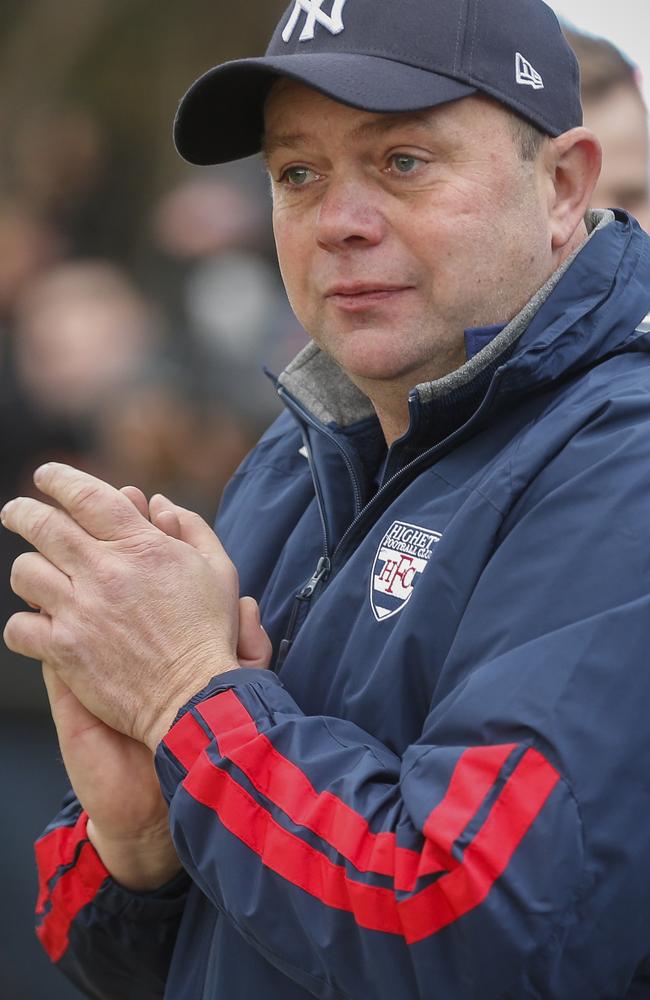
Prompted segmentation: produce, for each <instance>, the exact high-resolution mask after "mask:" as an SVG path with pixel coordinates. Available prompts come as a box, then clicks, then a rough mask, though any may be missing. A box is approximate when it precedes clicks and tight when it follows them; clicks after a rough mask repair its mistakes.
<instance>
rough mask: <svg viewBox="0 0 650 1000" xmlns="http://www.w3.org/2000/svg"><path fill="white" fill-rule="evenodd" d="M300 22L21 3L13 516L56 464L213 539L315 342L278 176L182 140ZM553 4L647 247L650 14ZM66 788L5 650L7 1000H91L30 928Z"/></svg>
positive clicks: (237, 8) (2, 591) (16, 69)
mask: <svg viewBox="0 0 650 1000" xmlns="http://www.w3.org/2000/svg"><path fill="white" fill-rule="evenodd" d="M284 6H285V4H284V3H283V2H277V0H264V2H263V3H262V2H261V0H250V2H249V3H248V4H246V5H242V4H236V5H226V4H225V3H223V2H218V0H217V2H215V0H210V2H208V0H185V3H183V4H182V5H181V4H178V3H177V2H175V0H155V2H153V0H65V4H56V3H53V2H52V0H3V3H2V19H1V21H0V94H1V95H2V97H1V98H0V133H1V134H2V137H3V142H2V145H1V147H0V388H1V392H0V412H1V414H2V426H3V429H4V430H3V433H2V435H1V436H0V455H1V461H0V502H1V503H4V502H5V501H6V500H7V499H9V498H10V497H12V496H16V495H20V494H22V495H29V494H33V492H34V490H33V486H32V483H31V474H32V472H33V470H34V468H35V467H36V466H37V465H38V464H39V463H40V462H41V461H44V460H46V459H58V460H63V461H66V462H70V463H73V464H75V465H78V466H80V467H82V468H84V469H87V470H88V471H90V472H92V473H94V474H96V475H99V476H101V477H102V478H104V479H107V480H108V481H110V482H112V483H114V484H115V485H122V484H125V483H134V484H136V485H138V486H140V487H141V488H142V489H143V490H144V491H145V493H147V494H151V493H152V492H158V491H162V492H164V493H166V494H167V495H169V496H170V497H172V498H173V499H174V500H176V501H177V502H179V503H182V504H184V505H186V506H189V507H192V508H193V509H195V510H198V511H199V512H200V513H202V514H203V515H204V516H205V517H206V518H208V519H212V517H213V516H214V513H215V511H216V507H217V503H218V500H219V496H220V493H221V490H222V488H223V485H224V484H225V482H226V481H227V479H228V477H229V476H230V474H231V473H232V471H233V470H234V469H235V467H236V466H237V464H238V463H239V462H240V460H241V459H242V457H243V456H244V454H245V453H246V451H247V450H248V449H249V448H250V447H251V445H252V444H253V443H254V442H255V440H256V439H257V437H258V436H259V434H260V433H261V431H263V430H264V428H265V427H266V426H267V425H268V423H269V422H270V421H271V420H272V419H273V417H274V416H275V414H276V413H277V409H278V408H277V402H276V399H275V395H274V392H273V390H272V387H271V385H270V383H269V382H268V380H267V379H266V378H265V377H264V376H263V375H262V373H261V366H262V365H263V364H264V365H266V366H268V367H269V368H270V369H271V370H273V371H275V372H279V371H280V370H281V369H282V367H283V366H284V364H286V362H287V361H288V360H289V359H290V358H291V357H292V356H293V355H294V354H295V353H296V352H297V351H298V350H299V349H300V347H301V346H302V345H303V344H304V342H305V334H304V333H303V331H302V330H301V328H300V327H299V325H298V323H297V321H296V320H295V318H294V317H293V315H292V313H291V310H290V308H289V306H288V304H287V301H286V298H285V296H284V293H283V290H282V285H281V282H280V279H279V275H278V271H277V267H276V264H275V258H274V253H273V242H272V236H271V231H270V205H269V200H268V193H267V181H266V178H265V175H264V172H263V169H262V166H261V164H260V162H259V161H258V160H257V159H256V158H253V159H251V160H249V161H245V162H243V163H239V164H232V165H228V166H225V167H223V168H204V169H197V168H191V167H189V166H187V165H184V164H183V163H182V161H180V159H179V158H178V157H177V156H176V154H175V152H174V150H173V148H172V144H171V137H170V129H171V119H172V117H173V112H174V109H175V106H176V104H177V102H178V100H179V98H180V96H181V95H182V94H183V92H184V91H185V89H186V88H187V86H188V85H189V84H190V83H191V82H192V80H193V79H194V78H195V77H196V76H197V75H198V74H199V73H200V72H202V71H203V70H205V69H207V68H209V67H210V66H212V65H214V64H215V63H217V62H220V61H222V60H225V59H229V58H236V57H238V56H241V55H251V54H257V53H260V52H262V51H263V49H264V46H265V44H266V40H267V38H268V36H269V34H270V32H271V31H272V28H273V26H274V24H275V22H276V20H277V18H278V16H279V14H280V13H281V11H282V9H283V8H284ZM326 6H327V0H326ZM555 6H556V9H557V10H558V12H559V13H560V14H562V15H563V16H564V17H566V18H567V19H568V20H569V21H570V22H571V23H572V26H573V27H575V28H577V29H579V30H581V31H583V32H588V33H593V34H596V35H606V36H608V37H610V38H611V39H612V40H613V41H614V42H615V43H616V45H617V46H619V47H621V48H622V49H623V51H624V53H625V57H624V58H623V57H622V56H621V55H620V54H619V51H618V50H617V49H616V48H613V47H611V46H608V45H607V44H604V45H603V43H601V42H594V40H593V39H592V38H590V37H589V38H586V39H585V38H582V39H581V38H576V37H572V41H573V43H574V44H575V46H576V48H577V49H578V50H579V52H580V55H581V59H583V61H584V64H585V86H586V87H587V85H588V89H586V90H585V110H586V120H587V124H589V125H591V126H592V127H594V129H595V130H596V131H597V132H598V133H599V134H600V135H601V139H602V141H603V144H604V145H605V154H606V174H605V175H604V177H603V182H602V184H601V187H600V188H599V191H598V192H597V198H596V203H597V204H609V205H619V206H621V207H624V208H628V209H629V210H630V211H632V212H633V213H634V214H636V215H637V216H638V217H639V219H640V220H641V221H642V222H643V223H644V224H645V225H646V226H650V210H649V207H648V129H647V114H646V109H645V105H644V103H643V99H642V93H643V88H644V87H646V86H647V84H648V80H650V68H649V69H648V70H647V71H644V69H643V65H642V60H643V59H648V58H649V56H648V50H647V45H644V38H647V37H648V29H650V8H649V6H648V0H638V2H636V0H621V2H619V3H618V4H616V5H611V4H604V3H603V4H602V5H600V4H599V3H597V2H595V0H589V2H587V0H584V2H582V0H566V2H562V3H558V4H556V5H555ZM614 6H615V11H614V12H612V10H613V8H614ZM581 46H582V48H581ZM642 46H643V47H644V48H645V51H640V50H641V48H642ZM644 73H645V75H644ZM646 93H647V90H646ZM19 551H21V546H20V544H19V543H18V542H17V540H16V539H15V538H14V537H13V536H11V535H9V534H8V533H7V532H4V531H2V532H0V563H1V565H0V602H1V604H2V621H3V622H4V621H5V620H6V619H7V617H9V615H10V614H11V613H12V612H13V611H14V610H17V609H18V608H19V607H20V602H19V601H17V600H16V599H15V598H14V597H13V595H12V594H11V591H10V589H9V585H8V576H9V569H10V565H11V562H12V560H13V559H14V558H15V556H16V555H17V554H18V552H19ZM65 787H66V782H65V775H64V772H63V769H62V767H61V764H60V760H59V755H58V748H57V745H56V740H55V737H54V733H53V729H52V726H51V722H50V720H49V713H48V711H47V703H46V699H45V696H44V693H43V690H42V685H41V678H40V669H39V667H38V665H37V664H34V663H32V662H29V661H26V660H22V659H20V658H19V657H15V656H13V655H12V654H10V653H9V652H8V651H7V650H6V649H5V648H4V645H0V788H1V795H2V815H1V821H0V1000H43V998H44V997H48V998H53V1000H72V998H74V997H78V996H79V995H78V994H77V993H76V991H74V990H73V989H72V987H69V986H68V985H67V983H66V982H65V980H64V979H63V978H62V977H61V976H60V975H59V974H58V973H57V972H56V970H53V969H52V968H51V967H50V965H49V963H48V961H47V959H46V958H45V956H44V955H43V954H42V953H41V951H40V948H39V946H38V945H37V943H36V939H35V937H34V934H33V930H32V908H33V903H34V899H35V895H36V879H35V874H34V871H33V866H32V846H31V845H32V842H33V840H34V838H35V837H36V836H37V835H38V834H39V832H40V831H41V830H42V828H43V827H44V826H45V825H46V823H47V822H48V821H49V819H50V818H51V816H52V815H53V814H54V812H55V811H56V809H57V806H58V802H59V800H60V798H61V797H62V795H63V793H64V791H65Z"/></svg>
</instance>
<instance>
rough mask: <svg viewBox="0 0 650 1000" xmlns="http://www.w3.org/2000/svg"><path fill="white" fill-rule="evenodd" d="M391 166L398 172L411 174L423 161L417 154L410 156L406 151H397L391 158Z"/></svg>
mask: <svg viewBox="0 0 650 1000" xmlns="http://www.w3.org/2000/svg"><path fill="white" fill-rule="evenodd" d="M390 163H391V167H392V168H393V170H395V171H396V173H398V174H411V173H413V171H414V170H415V169H416V168H417V167H418V166H419V165H420V164H421V163H422V160H419V159H418V158H417V156H408V155H407V154H406V153H396V154H395V155H394V156H391V158H390Z"/></svg>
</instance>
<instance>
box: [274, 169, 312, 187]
mask: <svg viewBox="0 0 650 1000" xmlns="http://www.w3.org/2000/svg"><path fill="white" fill-rule="evenodd" d="M315 176H316V174H315V173H314V171H313V170H310V169H309V167H288V168H287V169H286V170H284V171H283V172H282V175H281V177H280V181H281V182H282V183H284V184H288V186H289V187H304V186H305V185H306V184H308V183H309V182H310V181H312V180H313V179H314V177H315Z"/></svg>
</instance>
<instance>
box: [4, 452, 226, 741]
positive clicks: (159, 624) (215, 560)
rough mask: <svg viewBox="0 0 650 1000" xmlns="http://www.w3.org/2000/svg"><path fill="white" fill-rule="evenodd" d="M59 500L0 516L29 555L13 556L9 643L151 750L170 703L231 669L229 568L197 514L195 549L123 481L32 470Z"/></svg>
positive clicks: (19, 506) (176, 704)
mask: <svg viewBox="0 0 650 1000" xmlns="http://www.w3.org/2000/svg"><path fill="white" fill-rule="evenodd" d="M34 482H35V483H36V485H37V487H38V488H39V489H40V490H41V491H42V492H43V493H44V494H45V495H46V496H49V497H51V498H52V499H53V500H55V501H56V502H57V503H58V504H59V505H60V508H61V509H58V508H55V507H51V506H49V505H48V504H45V503H42V502H41V501H38V500H33V499H30V498H25V497H19V498H17V499H16V500H12V501H10V502H9V503H8V504H6V505H5V507H4V509H3V511H2V515H1V518H2V523H3V524H4V525H5V527H6V528H8V529H9V530H10V531H14V532H16V533H17V534H19V535H22V537H23V538H25V539H26V541H28V542H29V543H30V544H31V545H33V546H34V548H35V549H36V550H37V551H36V552H29V553H25V554H23V555H21V556H19V557H18V559H17V560H16V562H15V563H14V566H13V570H12V577H11V582H12V587H13V589H14V591H15V592H16V593H17V594H18V595H19V596H20V597H22V598H23V599H24V600H25V601H27V602H28V603H29V604H31V605H32V606H33V607H35V608H38V609H40V614H38V613H34V612H28V611H25V612H19V613H17V614H15V615H13V616H12V617H11V618H10V619H9V621H8V622H7V625H6V628H5V633H4V636H5V642H6V643H7V645H8V646H9V648H10V649H12V650H14V651H15V652H17V653H22V654H23V655H25V656H29V657H32V658H34V659H37V660H43V661H45V662H47V663H48V664H49V665H50V666H51V667H52V668H53V669H54V670H55V671H56V672H57V674H58V675H59V676H60V678H61V680H62V681H64V683H65V684H67V685H68V687H69V688H70V689H71V691H72V692H73V693H74V694H75V695H76V697H77V698H78V699H79V700H80V701H81V702H82V704H83V705H84V706H85V707H86V708H87V709H88V711H90V712H92V713H93V715H96V716H97V717H98V718H99V719H101V720H102V721H103V722H105V723H106V724H107V725H109V726H111V727H112V728H114V729H117V730H118V731H119V732H122V733H125V734H126V735H127V736H131V737H133V738H134V739H136V740H138V741H140V742H142V743H145V744H146V745H147V746H149V747H150V749H152V750H153V749H155V747H156V745H157V744H158V742H159V741H160V739H162V737H163V736H164V734H165V733H166V731H167V729H168V728H169V726H170V725H171V723H172V721H173V719H174V717H175V715H176V713H177V711H178V709H179V708H180V707H181V706H182V705H183V704H185V702H187V701H188V700H189V699H190V698H191V697H192V696H193V695H194V694H196V692H197V691H199V690H200V689H201V688H202V687H204V686H205V685H206V684H207V683H208V681H209V680H210V679H211V678H212V677H214V676H215V675H216V674H219V673H223V672H225V671H227V670H231V669H233V668H235V667H237V666H239V664H238V662H237V654H236V650H237V638H238V622H239V604H238V601H239V590H238V578H237V572H236V570H235V567H234V566H233V564H232V562H231V561H230V559H229V558H228V557H227V555H226V553H225V551H224V549H223V547H222V545H221V543H220V542H219V540H218V538H217V537H216V535H215V534H214V532H212V530H211V529H210V528H209V527H208V525H207V524H205V522H204V521H202V519H201V518H199V517H198V515H191V514H186V516H187V517H189V518H194V519H195V522H194V523H193V525H192V527H193V533H194V539H195V541H194V544H195V545H196V548H193V547H192V546H190V545H187V544H185V542H183V541H181V540H180V539H177V538H173V537H170V536H169V535H166V534H165V533H164V532H162V531H160V530H159V529H158V528H157V527H156V526H155V525H153V524H151V523H150V522H149V521H147V520H146V519H145V518H144V517H143V516H142V515H141V514H140V513H139V512H138V510H137V509H136V508H135V507H134V505H133V504H132V503H131V502H130V500H129V499H128V498H127V497H126V496H125V495H124V494H123V493H121V492H120V491H119V490H116V489H113V487H112V486H109V485H108V484H107V483H104V482H102V481H101V480H99V479H96V478H95V477H93V476H90V475H88V474H87V473H84V472H80V471H78V470H76V469H73V468H70V467H69V466H66V465H60V464H58V463H50V464H48V465H44V466H42V467H41V468H40V469H38V470H37V471H36V473H35V475H34Z"/></svg>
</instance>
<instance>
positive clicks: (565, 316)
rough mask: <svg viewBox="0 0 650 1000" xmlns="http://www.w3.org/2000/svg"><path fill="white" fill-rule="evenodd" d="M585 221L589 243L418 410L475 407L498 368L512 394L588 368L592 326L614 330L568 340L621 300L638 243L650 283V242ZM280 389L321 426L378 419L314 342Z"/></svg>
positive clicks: (641, 311) (628, 230) (593, 219)
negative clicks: (629, 253) (628, 255)
mask: <svg viewBox="0 0 650 1000" xmlns="http://www.w3.org/2000/svg"><path fill="white" fill-rule="evenodd" d="M587 221H588V228H589V230H590V233H589V236H588V238H587V240H586V241H585V242H584V243H583V244H582V246H581V247H579V248H578V250H577V251H576V252H575V254H573V256H572V257H570V258H569V259H568V260H566V261H565V262H564V263H563V264H562V266H561V267H560V268H558V270H557V271H555V272H554V273H553V274H552V275H551V276H550V278H549V279H548V280H547V281H546V283H545V284H544V285H543V286H542V288H540V289H539V290H538V291H537V292H536V293H535V295H534V296H533V297H532V298H531V300H530V301H529V302H528V303H527V305H526V306H524V308H523V309H522V310H521V312H519V313H518V314H517V315H516V316H515V317H514V318H513V319H512V320H511V321H510V322H509V323H508V324H507V326H506V327H505V328H504V329H503V330H502V332H501V333H500V334H498V335H497V336H496V337H495V338H494V339H493V340H492V341H491V342H490V343H489V344H487V345H486V346H485V347H484V348H483V350H481V351H479V352H478V354H476V355H475V356H474V357H473V358H471V360H469V361H467V362H466V363H465V364H464V365H462V366H461V367H460V368H458V369H457V370H456V371H453V372H450V373H449V374H448V375H445V376H444V377H442V378H440V379H436V380H435V381H431V382H424V383H421V384H420V385H417V386H415V387H414V389H413V390H412V392H411V397H410V400H411V402H415V403H416V405H418V406H419V407H420V408H422V407H423V406H424V409H425V410H431V409H433V410H439V409H440V408H442V409H443V410H450V409H455V408H459V409H460V411H465V410H468V409H471V407H472V406H474V405H476V402H477V400H478V399H480V397H481V395H483V394H484V393H485V391H486V388H487V385H488V384H489V382H490V381H491V378H492V376H493V374H494V372H495V371H496V369H497V368H498V367H503V366H505V368H504V372H505V373H506V376H507V377H506V378H505V384H506V386H508V387H509V390H510V393H511V392H512V391H513V389H514V388H516V387H517V386H520V385H523V383H526V384H527V385H528V386H530V385H531V384H540V383H541V382H542V381H550V380H552V379H554V378H557V377H558V375H559V374H561V372H562V370H566V369H567V367H568V365H569V358H568V357H567V353H568V354H569V355H572V357H571V358H570V364H571V365H572V366H573V367H575V368H577V367H579V366H580V364H581V363H582V364H585V363H589V358H588V357H587V358H585V354H587V355H589V354H592V355H593V354H594V353H595V354H597V353H598V352H599V351H600V352H602V351H603V347H604V345H603V342H602V341H603V337H602V336H601V337H596V338H595V339H593V333H594V330H593V327H594V325H596V326H600V327H603V330H602V331H601V332H603V333H607V332H608V331H609V324H603V323H602V317H600V318H599V316H597V317H596V318H597V319H598V322H597V323H596V324H593V323H591V324H587V326H588V328H589V335H590V336H591V337H592V341H593V342H592V343H591V345H588V344H586V343H584V338H583V337H578V338H576V337H571V338H569V342H568V343H567V342H566V335H567V332H568V331H569V330H570V328H571V327H573V326H574V325H575V324H577V323H579V322H580V320H581V319H583V318H584V317H585V316H587V315H590V314H593V313H594V310H596V313H599V310H598V309H597V307H598V305H599V304H601V303H602V302H603V301H605V300H607V299H608V297H610V298H611V297H612V293H614V292H617V293H618V294H617V295H615V296H614V297H615V298H618V297H619V295H620V293H621V291H622V289H623V287H625V286H626V285H627V283H628V281H629V277H630V276H629V275H628V274H627V273H625V274H623V275H620V271H621V261H622V258H623V255H624V254H625V251H626V250H627V248H628V245H629V243H630V241H631V240H633V239H636V240H637V241H638V239H639V237H640V238H641V241H642V247H641V250H640V251H639V253H643V250H644V248H645V272H646V274H645V278H646V279H650V274H649V273H647V272H649V271H650V250H648V245H650V240H647V238H646V237H644V236H641V233H640V230H639V229H638V226H636V224H635V223H633V221H632V220H631V219H630V217H629V216H627V215H626V214H625V213H619V214H618V217H617V222H616V224H614V222H615V215H614V213H613V212H611V211H609V210H606V211H601V212H592V213H590V216H589V218H588V220H587ZM639 253H637V254H636V256H635V260H636V257H638V256H639ZM630 269H632V270H634V267H633V262H632V264H631V265H630V267H628V268H627V269H623V270H624V271H625V272H627V270H630ZM647 287H648V286H646V290H647ZM637 298H638V296H637ZM641 298H643V296H641ZM649 307H650V291H649V292H647V294H646V295H645V299H643V301H642V302H641V301H639V302H638V303H637V312H638V315H636V314H635V315H634V318H632V317H630V316H628V315H627V313H628V312H629V307H628V308H627V309H626V310H623V312H624V313H625V315H624V316H622V317H621V319H622V322H623V325H624V326H625V327H626V331H627V333H628V334H629V332H630V330H632V329H634V327H635V326H636V325H637V324H638V323H639V322H640V321H641V319H642V318H643V317H644V316H645V314H646V312H647V310H648V308H649ZM606 311H608V310H606ZM633 311H634V310H633ZM630 320H632V321H630ZM605 339H607V338H605ZM558 341H560V343H559V344H558ZM549 347H550V348H551V350H550V351H549ZM540 362H543V363H540ZM278 382H279V384H280V385H281V386H282V387H283V388H284V389H285V390H286V391H287V392H288V393H289V394H290V396H292V397H293V399H295V400H296V401H297V402H298V404H299V405H300V406H301V407H302V408H303V409H305V410H306V411H307V412H308V413H309V414H310V415H311V416H312V417H313V418H315V419H316V420H317V421H319V422H320V423H323V424H326V425H329V426H332V425H334V426H335V427H338V428H341V429H344V428H346V427H351V426H352V425H355V424H358V423H359V422H360V421H363V420H366V419H367V418H369V417H373V416H374V409H373V407H372V404H371V402H370V400H369V399H368V398H367V396H365V395H364V394H363V393H362V392H361V391H360V390H359V389H358V388H357V387H356V386H355V385H354V384H353V383H352V382H351V381H350V379H349V378H348V377H347V375H346V374H345V372H343V370H342V369H341V368H340V367H339V366H338V365H337V364H336V363H335V362H334V361H332V359H331V358H330V357H329V356H328V355H326V354H325V353H324V352H322V351H321V350H320V348H318V347H317V346H316V345H315V344H314V343H313V342H312V343H310V344H308V345H307V347H305V348H304V349H303V350H302V351H301V352H300V354H298V356H297V357H296V358H295V359H294V360H293V361H292V362H291V363H290V364H289V365H288V367H287V368H286V369H285V370H284V372H282V374H281V375H280V377H279V379H278ZM510 393H509V394H510ZM459 403H461V404H462V405H460V407H458V404H459ZM427 404H428V405H427Z"/></svg>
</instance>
